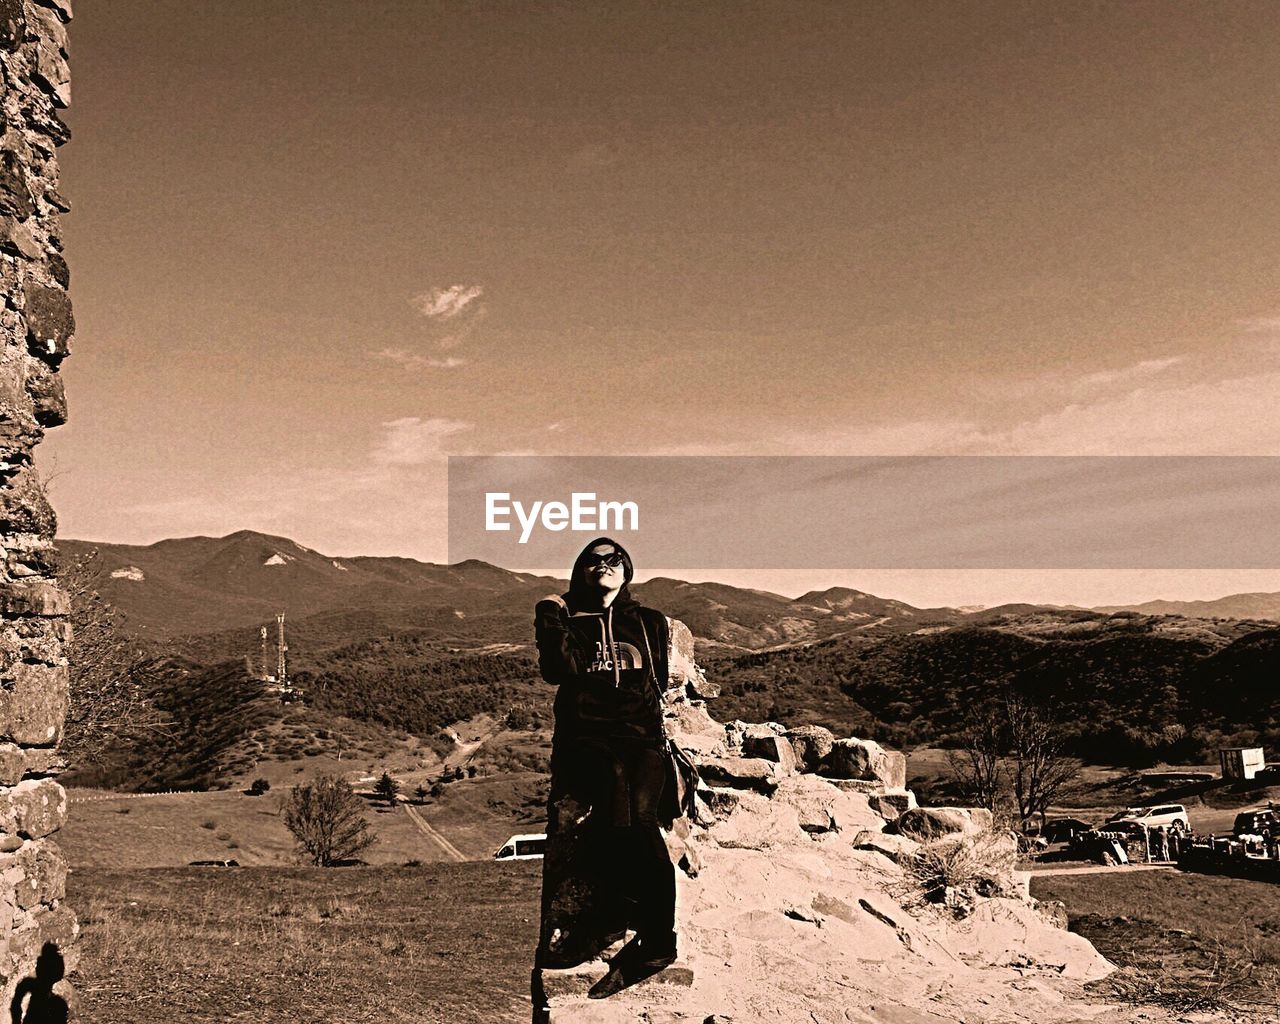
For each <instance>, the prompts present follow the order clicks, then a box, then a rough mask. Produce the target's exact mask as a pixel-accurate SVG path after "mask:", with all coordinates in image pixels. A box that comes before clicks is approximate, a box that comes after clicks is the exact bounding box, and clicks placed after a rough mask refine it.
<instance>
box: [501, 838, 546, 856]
mask: <svg viewBox="0 0 1280 1024" xmlns="http://www.w3.org/2000/svg"><path fill="white" fill-rule="evenodd" d="M546 848H547V835H546V833H545V832H537V833H533V832H531V833H528V834H527V835H520V836H512V837H511V838H510V839H508V840H507V841H506V842H505V843H503V844H502V845H501V846H500V847H498V852H497V853H495V854H494V855H493V859H494V860H537V859H539V858H541V857H542V855H543V854H544V853H545V852H546Z"/></svg>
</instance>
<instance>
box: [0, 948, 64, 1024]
mask: <svg viewBox="0 0 1280 1024" xmlns="http://www.w3.org/2000/svg"><path fill="white" fill-rule="evenodd" d="M35 971H36V972H35V974H34V975H31V976H29V977H26V978H23V979H22V980H21V981H20V982H18V987H17V989H15V990H14V993H13V1002H12V1003H10V1004H9V1020H10V1024H66V1022H67V1017H68V1013H69V1011H68V1008H67V1001H66V1000H65V999H63V998H62V996H60V995H58V994H57V993H55V992H54V991H53V987H54V986H55V985H56V984H57V983H58V982H60V981H61V980H62V978H63V975H65V974H66V964H65V963H64V962H63V960H62V953H61V952H60V951H59V949H58V947H57V946H56V945H55V944H54V943H52V942H46V943H45V944H44V947H43V948H42V949H41V950H40V956H39V957H38V958H37V960H36V968H35Z"/></svg>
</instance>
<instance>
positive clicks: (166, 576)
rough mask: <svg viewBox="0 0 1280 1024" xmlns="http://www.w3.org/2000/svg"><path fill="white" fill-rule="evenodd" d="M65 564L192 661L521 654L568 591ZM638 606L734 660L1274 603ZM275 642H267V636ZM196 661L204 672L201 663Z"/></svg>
mask: <svg viewBox="0 0 1280 1024" xmlns="http://www.w3.org/2000/svg"><path fill="white" fill-rule="evenodd" d="M59 548H60V550H61V552H62V554H63V557H64V559H66V560H69V561H74V560H76V559H84V558H86V557H88V556H90V555H91V554H92V553H93V552H96V553H97V557H96V559H95V567H94V571H95V574H96V579H95V580H94V586H95V589H97V590H98V591H99V593H100V594H101V595H102V596H103V597H104V598H105V599H106V600H107V601H109V602H110V603H111V604H112V605H114V606H115V607H116V608H117V609H118V610H119V611H120V612H121V613H122V615H123V619H124V625H125V628H126V629H127V630H128V631H129V632H130V633H132V634H134V635H135V636H137V637H139V638H145V639H150V640H154V641H159V642H173V641H177V640H178V639H179V638H182V643H183V644H185V645H187V646H189V647H194V648H196V649H198V650H197V653H201V654H208V655H213V654H217V653H221V654H223V655H224V656H237V655H239V654H243V653H247V652H249V651H251V650H252V648H253V647H254V646H255V645H256V643H257V634H258V630H259V629H260V628H261V627H262V626H263V625H267V626H270V627H271V628H272V632H273V634H274V622H275V616H276V614H277V613H278V612H284V613H285V614H286V615H287V616H288V624H289V631H290V639H291V641H292V646H293V647H294V649H295V651H297V652H298V653H299V654H301V653H302V652H303V651H305V649H306V646H307V643H306V642H307V641H311V642H313V643H316V644H320V645H322V646H332V645H333V644H335V643H342V642H349V641H351V640H355V639H360V638H364V637H373V636H381V635H386V634H387V633H388V632H396V631H404V630H413V631H419V632H421V631H425V632H428V633H431V634H434V635H438V637H439V639H441V640H443V641H450V642H455V643H457V644H458V645H460V646H467V647H474V646H479V645H484V644H517V645H524V644H527V643H528V642H529V640H530V638H531V637H530V634H531V619H532V608H533V605H534V603H535V602H536V601H537V600H538V599H539V598H541V597H544V596H546V595H547V594H550V593H558V592H561V591H563V590H564V589H565V587H566V586H567V583H566V581H565V580H563V579H556V578H554V577H550V576H536V575H531V574H528V573H517V572H511V571H509V570H507V569H502V568H500V567H498V566H494V565H489V564H488V563H485V562H480V561H465V562H458V563H456V564H452V565H438V564H433V563H427V562H419V561H416V560H414V559H411V558H397V557H370V556H361V557H353V558H334V557H331V556H328V555H324V554H321V553H319V552H317V551H313V550H311V549H310V548H307V547H304V546H302V545H301V544H299V543H297V542H296V541H293V540H290V539H288V538H285V537H274V536H270V535H267V534H262V533H256V532H253V531H250V530H241V531H239V532H237V533H232V534H229V535H228V536H226V537H184V538H175V539H171V540H163V541H158V542H157V543H155V544H149V545H145V546H139V545H129V544H107V543H94V542H89V541H80V540H71V539H67V540H61V541H59ZM633 589H634V591H635V593H636V596H637V598H639V599H640V600H641V601H643V602H645V603H647V604H650V605H652V606H653V607H656V608H661V609H663V610H664V611H665V612H667V613H668V614H669V615H671V616H673V617H675V618H678V619H681V620H682V621H684V622H685V623H687V624H688V625H689V627H690V629H692V630H693V633H694V635H695V636H696V637H698V638H699V640H700V641H701V642H702V643H703V645H704V646H709V647H712V648H715V647H720V646H724V647H728V648H736V649H741V650H761V649H767V648H771V647H781V646H787V645H790V644H795V643H807V642H813V641H815V640H822V639H825V638H827V637H832V636H837V635H846V634H850V635H861V636H892V635H899V634H903V633H914V632H919V631H921V630H935V629H946V628H952V627H956V626H962V625H972V626H983V625H999V624H1000V623H1002V622H1006V621H1009V620H1011V619H1019V620H1026V619H1029V618H1030V619H1034V618H1036V617H1037V616H1040V617H1045V616H1047V617H1049V618H1050V619H1052V620H1053V621H1054V622H1062V621H1070V620H1072V619H1079V618H1093V617H1096V616H1097V615H1098V614H1112V613H1116V612H1121V611H1137V612H1140V613H1142V614H1145V615H1174V616H1185V617H1195V618H1232V619H1272V620H1280V594H1236V595H1231V596H1229V597H1223V598H1219V599H1218V600H1215V601H1152V602H1146V603H1145V604H1138V605H1130V606H1113V607H1107V608H1099V609H1092V610H1088V609H1067V608H1054V607H1048V606H1042V605H1029V604H1008V605H1000V606H997V607H993V608H984V609H977V610H972V609H958V608H916V607H913V606H912V605H909V604H907V603H905V602H902V601H896V600H892V599H888V598H882V597H877V596H876V595H874V594H867V593H864V592H862V591H858V590H853V589H849V588H845V587H833V588H830V589H828V590H823V591H810V592H809V593H806V594H803V595H801V596H800V597H797V598H788V597H784V596H782V595H780V594H773V593H769V592H767V591H761V590H752V589H746V588H740V587H733V586H729V585H727V584H722V583H689V582H685V581H682V580H676V579H669V578H664V577H656V578H653V579H650V580H647V581H645V582H644V583H641V584H637V585H636V586H635V587H634V588H633ZM272 639H273V640H274V635H273V636H272ZM202 660H203V659H202Z"/></svg>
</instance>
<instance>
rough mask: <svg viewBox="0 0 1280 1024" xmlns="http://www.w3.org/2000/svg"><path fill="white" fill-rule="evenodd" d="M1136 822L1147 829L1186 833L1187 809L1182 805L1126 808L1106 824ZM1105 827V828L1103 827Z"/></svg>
mask: <svg viewBox="0 0 1280 1024" xmlns="http://www.w3.org/2000/svg"><path fill="white" fill-rule="evenodd" d="M1129 821H1132V822H1136V823H1137V824H1139V825H1146V826H1147V828H1159V827H1160V826H1161V825H1163V826H1164V827H1165V828H1168V829H1173V830H1174V831H1175V832H1185V831H1187V809H1186V808H1185V807H1183V806H1182V804H1160V805H1158V806H1155V807H1128V808H1126V809H1125V810H1123V811H1121V812H1120V813H1119V814H1113V815H1112V816H1111V817H1110V818H1108V819H1107V823H1108V824H1115V823H1118V822H1129ZM1104 827H1105V826H1104Z"/></svg>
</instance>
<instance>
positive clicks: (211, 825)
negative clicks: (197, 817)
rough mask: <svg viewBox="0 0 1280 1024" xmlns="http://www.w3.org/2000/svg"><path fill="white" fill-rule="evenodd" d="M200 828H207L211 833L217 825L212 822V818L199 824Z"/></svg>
mask: <svg viewBox="0 0 1280 1024" xmlns="http://www.w3.org/2000/svg"><path fill="white" fill-rule="evenodd" d="M200 827H201V828H207V829H208V830H209V831H210V832H212V831H213V830H214V829H215V828H217V827H218V823H217V822H216V821H214V820H213V819H212V818H210V819H209V820H208V821H202V822H200Z"/></svg>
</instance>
